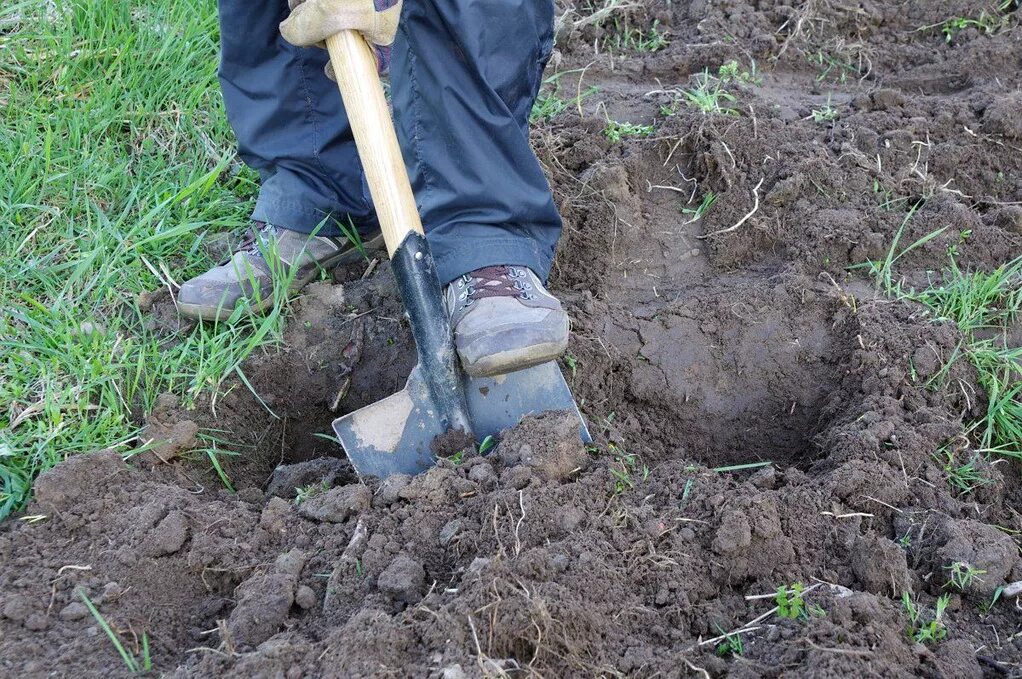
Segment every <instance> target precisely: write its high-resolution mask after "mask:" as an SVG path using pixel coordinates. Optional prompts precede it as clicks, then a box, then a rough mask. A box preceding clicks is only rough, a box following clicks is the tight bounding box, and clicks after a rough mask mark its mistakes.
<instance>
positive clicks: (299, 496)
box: [295, 481, 330, 505]
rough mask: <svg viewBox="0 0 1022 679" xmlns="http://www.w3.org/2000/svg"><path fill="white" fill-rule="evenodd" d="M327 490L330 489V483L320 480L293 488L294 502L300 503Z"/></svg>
mask: <svg viewBox="0 0 1022 679" xmlns="http://www.w3.org/2000/svg"><path fill="white" fill-rule="evenodd" d="M328 490H330V484H328V483H327V482H326V481H320V482H319V483H312V484H309V485H308V486H301V487H299V488H295V504H296V505H300V504H302V503H303V502H306V501H307V500H309V498H313V497H316V496H317V495H320V494H321V493H325V492H326V491H328Z"/></svg>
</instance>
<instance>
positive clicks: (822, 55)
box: [807, 50, 862, 85]
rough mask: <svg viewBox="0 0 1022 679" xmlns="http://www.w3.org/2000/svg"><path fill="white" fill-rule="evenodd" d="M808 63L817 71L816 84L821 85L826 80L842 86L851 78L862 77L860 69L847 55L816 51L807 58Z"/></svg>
mask: <svg viewBox="0 0 1022 679" xmlns="http://www.w3.org/2000/svg"><path fill="white" fill-rule="evenodd" d="M807 58H808V59H809V63H811V64H813V65H814V66H816V67H817V68H818V69H819V71H820V72H819V74H818V75H817V76H816V82H818V83H822V82H824V81H827V80H831V81H833V82H837V83H840V84H842V85H844V84H845V83H847V82H848V80H849V79H851V78H856V79H857V78H859V77H860V76H861V75H862V72H861V70H860V67H859V66H857V65H856V63H855V62H854V61H851V60H850V58H849V56H848V55H845V54H842V53H840V51H839V52H838V53H836V54H835V53H830V52H824V51H823V50H817V51H816V52H815V53H812V54H809V55H808V56H807Z"/></svg>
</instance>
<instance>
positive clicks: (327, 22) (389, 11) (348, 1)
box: [280, 0, 402, 47]
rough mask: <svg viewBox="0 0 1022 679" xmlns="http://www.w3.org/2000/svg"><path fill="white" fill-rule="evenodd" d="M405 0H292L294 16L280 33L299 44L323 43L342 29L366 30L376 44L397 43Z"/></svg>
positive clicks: (290, 3) (288, 19)
mask: <svg viewBox="0 0 1022 679" xmlns="http://www.w3.org/2000/svg"><path fill="white" fill-rule="evenodd" d="M401 3H402V0H288V6H289V7H290V8H291V16H289V17H288V18H287V19H286V20H285V21H284V23H282V24H281V25H280V33H281V35H283V36H284V39H285V40H287V41H288V42H289V43H291V44H292V45H297V46H298V47H312V46H313V45H320V46H322V43H323V41H325V40H326V39H327V38H329V37H330V36H332V35H337V34H338V33H340V32H341V31H345V30H355V31H359V32H361V33H362V35H363V36H365V39H366V40H367V41H369V43H370V44H372V45H378V46H381V47H385V46H387V45H390V44H391V43H393V42H394V35H395V34H396V33H397V22H398V18H399V17H400V16H401Z"/></svg>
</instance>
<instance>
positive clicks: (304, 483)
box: [266, 457, 355, 500]
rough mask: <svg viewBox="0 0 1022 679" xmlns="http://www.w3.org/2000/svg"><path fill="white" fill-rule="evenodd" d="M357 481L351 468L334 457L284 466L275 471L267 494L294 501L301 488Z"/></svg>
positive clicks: (326, 486) (323, 486) (324, 486)
mask: <svg viewBox="0 0 1022 679" xmlns="http://www.w3.org/2000/svg"><path fill="white" fill-rule="evenodd" d="M352 481H355V478H354V475H353V474H352V473H351V466H350V465H349V464H347V463H345V462H344V461H343V460H340V459H338V458H334V457H320V458H317V459H315V460H308V461H306V462H297V463H295V464H282V465H280V466H279V467H277V468H276V469H274V470H273V476H272V477H270V482H269V484H267V486H266V494H267V495H273V496H275V497H280V498H284V499H285V500H293V499H294V498H295V492H296V491H297V490H298V489H300V488H308V487H313V488H315V487H317V486H319V487H321V488H330V487H332V486H335V485H339V484H343V483H349V482H352Z"/></svg>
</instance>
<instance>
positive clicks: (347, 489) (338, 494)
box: [298, 484, 373, 523]
mask: <svg viewBox="0 0 1022 679" xmlns="http://www.w3.org/2000/svg"><path fill="white" fill-rule="evenodd" d="M372 499H373V494H372V491H370V490H369V489H368V488H367V487H366V486H363V485H362V484H352V485H350V486H340V487H338V488H331V489H330V490H328V491H325V492H323V493H320V494H318V495H314V496H312V497H311V498H309V499H308V500H306V501H305V502H303V503H302V504H301V505H299V507H298V513H299V514H301V515H302V516H304V517H305V518H308V519H315V520H316V521H330V522H332V523H341V522H343V521H347V520H348V519H349V518H350V517H352V516H357V515H358V514H359V513H360V512H363V511H365V510H366V509H368V508H369V505H370V503H371V502H372Z"/></svg>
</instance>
